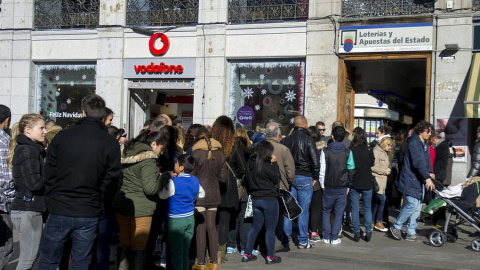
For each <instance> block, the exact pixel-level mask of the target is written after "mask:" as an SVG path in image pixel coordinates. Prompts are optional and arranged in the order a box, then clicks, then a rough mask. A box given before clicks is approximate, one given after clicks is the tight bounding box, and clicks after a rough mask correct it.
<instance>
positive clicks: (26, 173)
mask: <svg viewBox="0 0 480 270" xmlns="http://www.w3.org/2000/svg"><path fill="white" fill-rule="evenodd" d="M16 141H17V143H18V144H17V146H16V147H15V154H14V155H13V160H12V175H13V182H14V184H15V192H16V194H15V198H14V199H13V202H12V206H11V209H12V210H20V211H36V212H45V211H46V210H47V205H46V200H45V196H44V193H45V161H44V159H45V156H46V151H45V147H44V146H43V144H41V143H39V142H36V141H34V140H32V139H30V138H28V137H27V136H25V135H23V134H20V135H18V136H17V138H16Z"/></svg>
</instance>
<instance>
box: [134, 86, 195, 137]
mask: <svg viewBox="0 0 480 270" xmlns="http://www.w3.org/2000/svg"><path fill="white" fill-rule="evenodd" d="M128 86H129V90H130V91H129V92H130V106H129V116H128V118H129V130H128V133H129V136H130V137H132V136H137V135H138V134H139V132H140V130H142V129H143V124H144V123H145V121H147V120H153V119H155V117H157V116H158V115H159V114H167V115H168V116H169V117H170V118H171V119H172V121H173V123H174V124H179V125H182V126H183V127H185V128H186V129H188V127H189V126H190V125H191V124H192V121H193V87H194V84H193V81H183V82H179V81H150V82H135V81H129V82H128Z"/></svg>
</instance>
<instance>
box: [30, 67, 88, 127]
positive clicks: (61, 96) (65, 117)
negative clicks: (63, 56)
mask: <svg viewBox="0 0 480 270" xmlns="http://www.w3.org/2000/svg"><path fill="white" fill-rule="evenodd" d="M37 71H38V77H37V82H38V84H37V106H36V108H38V113H39V114H41V115H43V116H44V117H45V119H52V120H54V121H55V122H56V123H57V125H60V126H62V127H63V128H66V127H70V126H73V125H75V123H76V122H77V121H78V119H80V118H82V109H81V102H82V99H83V98H84V97H85V96H88V95H90V94H94V93H95V80H96V66H95V65H40V66H38V69H37Z"/></svg>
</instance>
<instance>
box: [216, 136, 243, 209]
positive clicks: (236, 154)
mask: <svg viewBox="0 0 480 270" xmlns="http://www.w3.org/2000/svg"><path fill="white" fill-rule="evenodd" d="M226 162H228V165H230V168H232V170H233V171H234V172H235V175H233V174H232V172H231V171H230V170H229V169H228V170H227V171H228V179H227V182H226V183H220V196H221V202H220V205H219V206H220V207H225V208H238V202H239V199H238V191H237V178H239V179H242V178H243V177H244V176H245V170H246V168H247V165H246V162H245V154H244V153H243V146H242V144H241V143H240V142H239V141H236V142H235V144H234V146H233V150H232V154H231V155H230V156H229V157H227V160H226Z"/></svg>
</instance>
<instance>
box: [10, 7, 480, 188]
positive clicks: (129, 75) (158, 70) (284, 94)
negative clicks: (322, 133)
mask: <svg viewBox="0 0 480 270" xmlns="http://www.w3.org/2000/svg"><path fill="white" fill-rule="evenodd" d="M479 8H480V3H479V2H478V1H477V0H438V1H433V0H424V1H414V0H386V1H372V0H331V1H325V0H263V1H261V0H230V1H225V0H208V1H207V0H173V1H156V0H150V1H149V0H89V1H83V0H82V1H78V0H72V1H63V0H43V1H38V0H37V1H35V0H24V1H14V0H3V1H2V2H1V3H0V9H1V11H0V15H1V16H0V103H2V104H5V105H7V106H9V107H10V108H12V113H13V117H12V120H13V121H14V122H15V121H18V120H19V118H20V116H21V115H22V114H24V113H28V112H36V113H41V114H43V115H44V116H45V117H47V118H52V119H54V120H56V121H57V123H59V124H61V125H62V126H64V127H65V126H68V125H72V124H73V123H74V122H75V121H76V119H78V118H79V117H80V113H81V112H80V110H79V104H80V101H81V99H82V97H83V96H85V95H88V94H90V93H97V94H99V95H101V96H103V97H104V98H105V99H106V101H107V106H109V107H110V108H111V109H112V110H113V111H114V112H115V118H114V125H116V126H118V127H121V128H125V129H126V130H127V131H128V133H129V134H130V135H136V134H137V133H138V131H139V130H140V129H141V128H142V127H143V122H144V121H145V120H147V119H150V118H152V117H154V116H156V115H157V114H160V113H167V114H169V115H170V116H171V117H172V118H174V120H175V121H176V122H178V123H181V124H183V125H184V126H188V125H190V124H191V123H202V124H212V123H213V121H214V120H215V118H216V117H218V116H219V115H223V114H225V115H228V116H230V117H232V119H234V120H235V122H236V123H238V125H241V126H243V127H245V128H247V129H253V128H255V126H256V125H262V124H263V123H264V122H265V121H266V120H268V119H270V118H273V119H276V120H277V121H279V122H281V123H282V126H283V128H284V130H283V131H284V133H287V132H288V129H289V127H291V120H292V119H293V117H294V116H295V115H297V114H303V115H305V116H306V117H307V119H308V120H309V124H311V125H313V124H314V123H315V122H317V121H324V122H325V123H327V131H326V133H327V134H329V133H330V129H329V125H330V124H331V123H332V122H333V121H335V120H341V121H343V122H345V123H346V126H347V128H348V129H350V130H352V129H353V128H354V127H355V126H362V127H364V128H365V129H366V130H367V131H368V132H369V134H370V136H373V135H374V132H375V129H376V127H378V126H380V125H383V124H388V125H391V126H393V127H394V128H395V129H398V130H407V129H409V128H411V127H412V125H414V124H415V123H416V122H417V121H419V120H421V119H427V120H429V121H431V122H432V123H434V124H435V127H436V129H437V130H439V131H445V133H447V138H449V139H451V140H452V141H453V142H454V145H455V146H456V147H457V148H458V152H459V153H460V154H459V156H458V157H457V158H456V159H455V161H456V162H455V163H454V167H453V170H454V174H453V175H454V176H455V179H454V181H456V182H459V181H461V180H462V179H463V177H464V176H465V174H466V172H467V169H468V167H469V160H468V157H469V154H468V149H469V147H472V145H473V141H474V140H475V138H474V135H472V134H473V131H474V130H475V129H476V127H477V125H479V124H480V122H477V120H476V119H475V118H477V117H478V108H477V107H475V108H473V109H472V110H473V111H475V112H476V113H477V114H476V115H475V116H472V115H468V114H467V109H468V107H469V106H470V107H472V106H477V105H476V103H475V102H476V101H477V100H475V98H473V99H468V98H467V101H466V102H467V104H469V105H465V101H464V100H465V97H466V96H469V93H470V91H469V89H470V88H475V87H474V86H473V85H474V82H473V81H472V80H473V79H470V77H471V76H470V75H471V73H472V72H471V71H472V70H473V69H474V68H473V66H472V65H471V63H472V55H474V52H475V48H474V40H475V35H474V34H475V31H474V29H475V25H476V19H475V18H476V14H477V10H478V9H479ZM478 38H479V39H480V36H478ZM477 71H478V70H477ZM472 91H473V90H472ZM473 92H474V91H473ZM474 96H475V95H474ZM477 99H478V96H477ZM469 102H470V103H469ZM462 150H463V153H465V155H464V156H462V155H461V153H462Z"/></svg>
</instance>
